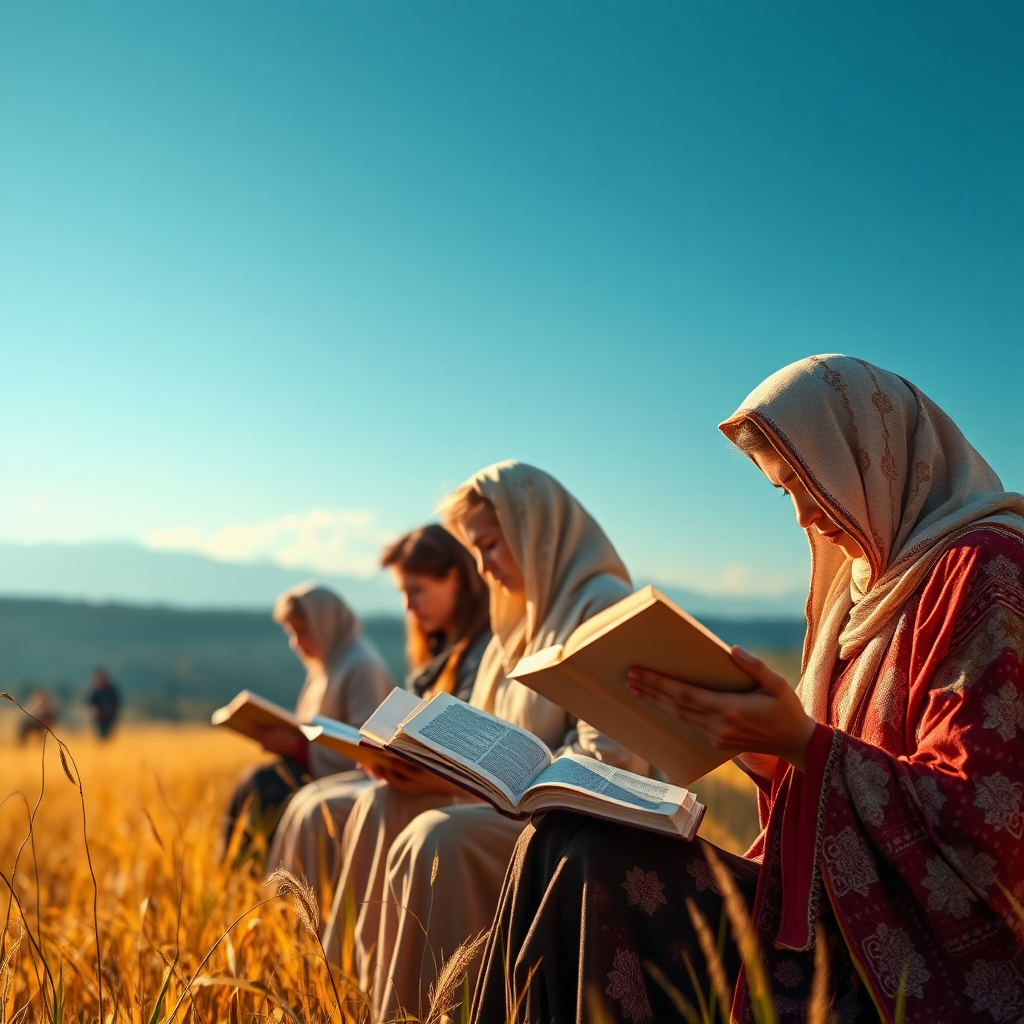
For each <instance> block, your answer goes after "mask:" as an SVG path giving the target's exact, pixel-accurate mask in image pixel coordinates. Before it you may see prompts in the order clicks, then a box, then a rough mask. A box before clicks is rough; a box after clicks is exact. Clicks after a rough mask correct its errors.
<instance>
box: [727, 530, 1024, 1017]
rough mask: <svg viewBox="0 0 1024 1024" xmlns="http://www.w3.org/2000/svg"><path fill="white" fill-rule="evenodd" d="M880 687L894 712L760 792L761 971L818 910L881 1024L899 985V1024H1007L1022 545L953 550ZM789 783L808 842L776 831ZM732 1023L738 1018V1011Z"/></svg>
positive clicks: (1015, 888)
mask: <svg viewBox="0 0 1024 1024" xmlns="http://www.w3.org/2000/svg"><path fill="white" fill-rule="evenodd" d="M848 667H849V666H848ZM880 671H881V673H886V672H887V673H889V674H890V676H889V677H890V679H897V680H899V681H900V684H899V685H900V690H899V701H898V703H897V707H898V708H901V709H902V713H901V714H896V715H894V714H893V713H892V707H891V706H890V707H888V708H886V709H879V708H877V707H876V706H875V705H873V704H871V703H870V702H869V703H868V704H867V706H866V709H865V712H864V713H863V715H862V716H861V720H860V721H858V722H855V723H853V726H852V727H851V729H850V731H848V732H841V731H839V730H838V729H828V728H826V727H824V726H821V727H819V733H824V734H826V735H825V738H824V740H822V738H821V737H820V736H818V737H816V741H818V743H819V747H820V749H822V750H823V751H824V754H823V756H821V757H819V758H818V759H817V764H812V763H810V762H809V764H808V768H807V771H806V772H805V773H796V772H794V771H793V770H792V769H788V770H787V771H786V772H783V771H781V770H780V771H779V772H778V773H777V775H776V779H775V782H774V785H773V790H772V793H769V794H762V797H761V799H762V805H763V806H762V811H763V812H764V813H766V814H767V815H768V821H769V824H768V829H767V832H766V834H765V836H764V849H765V851H766V856H765V881H766V884H765V885H764V886H763V887H762V891H761V892H760V893H759V894H758V904H757V915H758V929H759V932H760V936H761V941H762V943H763V944H764V945H765V947H766V948H767V949H769V950H773V953H772V955H777V953H776V952H774V947H775V946H776V945H777V944H778V943H779V939H780V937H784V939H785V942H783V944H793V945H800V944H801V943H800V942H794V941H793V934H794V929H793V928H791V927H785V928H783V927H781V919H782V918H783V917H784V913H785V909H787V908H788V909H789V910H790V911H792V908H793V907H794V906H796V907H810V908H813V907H814V906H815V905H816V902H821V903H826V904H829V905H830V906H831V909H832V911H833V912H834V914H835V917H836V920H837V922H838V924H839V925H840V927H841V930H842V933H843V935H844V937H845V941H846V943H847V946H848V948H849V950H850V953H851V955H852V957H853V958H854V960H855V961H856V963H857V966H858V967H859V969H860V970H861V972H862V973H863V975H864V976H865V977H866V978H867V980H868V983H869V985H870V990H871V992H872V996H873V998H874V1000H875V1003H876V1005H877V1006H878V1008H879V1010H880V1012H881V1015H882V1016H883V1019H885V1020H893V1019H894V1017H895V1012H896V1003H897V999H898V993H899V990H900V986H901V984H902V986H903V990H904V993H905V1001H906V1005H905V1018H904V1019H905V1020H906V1021H907V1022H908V1024H913V1022H921V1024H939V1022H942V1021H945V1022H949V1024H952V1022H954V1021H965V1020H981V1021H989V1022H990V1024H1002V1022H1004V1021H1013V1022H1017V1021H1018V1020H1019V1019H1020V1018H1021V1015H1022V1013H1024V980H1022V976H1024V949H1022V937H1024V916H1022V911H1021V906H1020V904H1021V902H1024V847H1022V843H1021V838H1022V836H1024V725H1022V724H1021V722H1022V718H1021V716H1022V708H1024V545H1022V544H1021V543H1020V542H1019V541H1018V540H1017V539H1016V538H1014V537H1012V536H1010V535H1009V534H1007V533H1005V532H999V531H994V530H978V531H975V532H973V533H970V534H967V535H966V536H964V537H962V538H961V539H960V540H959V541H958V542H957V543H955V544H954V545H953V546H952V547H951V548H950V549H949V550H948V551H947V552H946V554H945V555H944V556H943V557H942V559H941V560H940V561H939V562H938V563H937V564H936V566H935V568H934V569H933V571H932V573H931V574H930V576H929V578H928V579H927V581H926V582H925V584H924V586H923V587H922V589H921V590H920V591H919V593H918V594H917V596H916V597H915V598H913V599H912V600H911V601H910V602H908V605H907V606H906V608H905V609H904V611H903V613H902V615H901V619H900V624H899V627H898V628H897V630H896V633H895V635H894V639H893V642H892V644H891V646H890V649H889V651H888V652H887V654H886V657H885V659H884V661H883V663H882V666H881V670H880ZM843 683H844V678H843V676H840V677H839V678H838V679H837V681H836V684H835V686H834V689H833V694H832V702H833V705H834V704H835V703H836V702H837V700H838V699H839V698H841V691H842V686H843ZM883 710H884V711H885V713H884V714H883V713H882V711H883ZM811 760H814V759H813V758H812V759H811ZM800 774H803V775H804V778H803V779H802V780H801V785H800V793H799V796H798V799H799V800H800V801H802V802H803V803H805V804H806V805H808V806H806V807H805V808H804V810H805V811H806V812H809V813H808V814H805V815H804V816H803V817H802V818H801V820H807V819H808V817H809V818H810V819H811V820H814V819H816V820H817V822H818V829H817V835H815V834H812V833H811V832H810V831H806V832H803V833H798V832H797V831H795V830H793V829H792V828H787V825H786V822H785V820H784V819H786V818H787V808H786V801H787V797H792V796H793V794H794V793H795V792H796V789H795V782H796V777H797V776H799V775H800ZM788 816H789V819H790V821H793V820H796V815H794V814H793V813H792V809H790V810H789V815H788ZM811 844H814V845H815V846H816V853H814V854H812V856H813V860H814V863H815V864H816V866H817V867H818V872H819V874H818V876H817V877H815V878H813V879H812V880H811V881H812V884H811V888H810V889H807V888H806V882H807V880H806V879H800V878H798V877H797V876H796V873H795V871H794V870H793V868H792V865H793V864H794V863H795V862H796V861H797V860H798V859H799V858H797V857H795V856H787V857H785V858H784V857H782V855H781V851H782V850H783V849H784V848H788V849H790V850H793V851H796V850H799V849H800V848H804V849H808V848H809V846H810V845H811ZM812 925H813V922H812V921H811V920H810V919H809V918H808V921H807V925H806V927H805V928H804V929H802V930H801V934H806V935H807V936H808V938H809V937H810V933H811V929H812ZM736 1009H737V1011H738V1015H739V1016H741V1017H743V1018H747V1019H749V1008H747V1007H746V1005H745V1002H744V1000H743V999H742V998H741V999H738V1000H737V1005H736Z"/></svg>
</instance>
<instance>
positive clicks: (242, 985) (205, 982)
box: [192, 974, 303, 1024]
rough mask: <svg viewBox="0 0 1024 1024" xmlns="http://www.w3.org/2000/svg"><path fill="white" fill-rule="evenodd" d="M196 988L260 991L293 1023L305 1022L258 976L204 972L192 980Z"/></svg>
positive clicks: (300, 1023) (301, 1023)
mask: <svg viewBox="0 0 1024 1024" xmlns="http://www.w3.org/2000/svg"><path fill="white" fill-rule="evenodd" d="M192 986H193V987H194V988H207V987H216V986H224V987H228V988H234V989H242V990H243V991H245V992H258V993H259V994H260V995H263V996H269V997H270V998H271V999H273V1000H274V1002H275V1003H277V1005H278V1006H280V1007H281V1010H282V1011H283V1012H284V1015H285V1016H286V1017H287V1018H288V1019H289V1020H290V1021H292V1022H293V1024H303V1022H302V1018H301V1017H299V1015H298V1014H297V1013H296V1012H295V1010H294V1009H292V1007H291V1006H289V1005H288V1002H287V1001H286V1000H285V998H284V997H283V996H282V995H281V994H280V993H279V992H275V991H274V989H272V988H271V987H270V986H269V985H267V984H265V983H264V982H262V981H260V980H259V979H258V978H233V977H227V976H223V977H222V976H219V975H211V974H204V975H203V976H202V977H201V978H196V980H195V981H194V982H192Z"/></svg>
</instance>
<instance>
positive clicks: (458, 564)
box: [380, 523, 490, 693]
mask: <svg viewBox="0 0 1024 1024" xmlns="http://www.w3.org/2000/svg"><path fill="white" fill-rule="evenodd" d="M380 564H381V568H383V569H398V570H399V571H400V572H408V573H413V574H415V575H417V576H429V577H430V578H431V579H435V580H440V579H444V578H445V577H446V576H447V575H448V574H449V573H450V572H451V571H452V569H455V570H456V571H457V572H458V574H459V594H458V597H457V598H456V601H455V621H454V623H453V626H452V630H451V633H450V635H449V636H448V637H447V638H442V637H440V636H438V635H433V636H428V635H427V634H425V633H424V632H423V630H422V629H421V628H420V626H419V623H417V622H416V619H415V618H414V617H413V616H412V615H410V616H409V617H408V619H407V622H406V654H407V656H408V659H409V666H410V668H412V669H414V670H415V669H418V668H422V667H423V666H424V665H425V664H426V663H427V662H428V661H430V659H431V658H432V657H434V656H435V655H436V654H438V653H439V648H440V645H441V643H442V642H443V639H447V640H448V641H449V644H450V646H451V649H452V653H451V655H450V657H449V658H448V661H447V662H446V664H445V666H444V669H443V670H442V671H441V674H440V676H439V677H438V680H437V683H436V685H435V689H441V690H444V691H445V692H447V693H454V692H455V688H456V683H457V682H458V677H459V669H461V667H462V661H463V658H464V657H465V654H466V651H467V650H469V648H470V646H471V645H472V643H473V641H474V640H476V638H477V637H478V636H479V635H480V634H481V633H482V632H483V631H484V630H485V629H486V628H487V626H488V624H489V622H490V592H489V591H488V589H487V585H486V584H485V583H484V581H483V579H481V577H480V573H479V572H478V571H477V568H476V562H475V561H474V560H473V556H472V555H471V554H470V553H469V552H468V551H467V550H466V549H465V548H464V547H463V546H462V545H461V544H460V543H459V542H458V541H457V540H456V539H455V538H454V537H453V536H452V535H451V534H450V533H449V532H448V531H447V530H446V529H445V528H444V527H443V526H438V525H436V524H435V523H431V524H430V525H428V526H421V527H420V528H419V529H418V530H413V531H412V533H407V534H406V535H405V536H404V537H401V538H400V539H398V540H396V541H395V542H394V544H391V545H389V546H388V547H387V548H385V549H384V554H383V555H382V556H381V560H380Z"/></svg>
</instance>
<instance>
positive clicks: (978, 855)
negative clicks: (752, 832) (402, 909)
mask: <svg viewBox="0 0 1024 1024" xmlns="http://www.w3.org/2000/svg"><path fill="white" fill-rule="evenodd" d="M721 429H722V430H723V432H724V433H725V434H726V436H727V437H729V438H730V439H731V440H732V441H733V443H734V444H736V445H737V446H738V447H739V448H740V449H742V450H743V451H745V452H746V453H747V454H748V455H749V456H750V457H751V459H752V460H753V461H754V462H755V463H756V465H757V466H758V468H759V469H760V470H761V472H762V473H764V475H765V476H766V477H767V478H768V480H769V481H770V482H771V483H772V484H774V485H775V486H776V487H778V488H781V489H782V490H783V491H785V492H786V493H787V494H788V495H789V496H790V498H791V499H792V502H793V505H794V507H795V510H796V516H797V521H798V523H799V525H800V526H801V527H802V528H803V529H804V530H805V531H806V533H807V538H808V541H809V542H810V547H811V554H812V571H811V587H810V593H809V595H808V602H807V619H808V631H807V639H806V642H805V649H804V664H803V673H802V679H801V683H800V687H799V688H798V690H797V692H796V693H793V692H792V690H790V688H789V687H788V686H787V685H786V683H785V681H784V680H783V679H782V677H781V676H778V675H777V674H776V673H774V672H772V671H771V670H770V669H768V668H767V667H766V666H765V665H764V664H763V663H761V662H760V661H758V660H757V659H756V658H753V657H751V656H750V655H749V654H747V653H746V652H744V651H743V650H741V649H740V648H733V657H734V658H735V660H736V661H737V663H738V664H739V665H740V666H741V667H743V668H744V669H746V670H747V672H748V673H749V674H750V675H751V676H752V677H753V678H754V679H755V680H756V681H757V682H758V684H759V689H758V690H757V691H754V692H752V693H749V694H740V695H735V694H734V695H724V694H715V693H712V692H710V691H706V690H701V689H699V688H697V687H693V686H690V685H687V683H686V682H685V681H684V680H674V679H669V678H666V677H663V676H659V675H656V674H655V673H653V672H650V671H647V670H645V669H644V668H643V667H642V666H638V667H637V668H636V669H634V670H633V671H632V672H631V680H632V689H633V692H634V694H635V695H636V697H637V699H638V700H649V701H653V702H654V703H655V704H657V705H658V706H659V707H660V708H661V709H662V710H663V711H664V712H665V714H670V715H676V716H678V717H680V718H682V719H683V720H685V721H687V722H689V723H691V724H692V725H694V726H696V727H697V728H700V729H701V730H703V731H704V732H705V733H706V734H707V735H708V736H709V737H710V738H711V739H712V740H713V741H714V742H715V743H716V744H717V745H718V746H719V747H720V748H721V749H723V750H727V751H733V752H735V753H736V754H737V755H739V758H740V760H741V762H742V763H743V764H744V765H745V766H746V768H747V770H748V771H749V772H750V773H751V774H752V775H753V776H754V778H755V781H757V783H758V786H759V789H760V796H759V801H760V812H761V821H762V825H763V826H764V829H763V832H762V834H761V836H760V837H759V839H758V841H757V842H756V843H755V845H754V847H753V848H752V849H751V850H750V851H748V853H747V854H746V856H745V857H742V858H740V857H730V856H729V855H727V854H724V853H722V852H720V851H719V852H718V860H719V861H720V862H722V863H723V864H724V865H725V867H726V869H727V870H728V871H729V872H730V874H731V876H732V879H733V881H734V884H735V885H736V886H737V887H738V889H739V890H740V891H741V892H742V893H744V894H745V895H746V898H747V901H748V905H749V906H751V907H752V914H753V922H754V928H755V929H756V935H757V938H758V940H759V944H760V949H761V956H762V958H763V962H764V967H765V973H766V977H767V978H768V980H769V982H770V984H771V987H772V990H773V995H772V999H773V1002H774V1007H775V1011H776V1013H777V1015H778V1018H779V1020H780V1021H782V1022H790V1021H792V1022H796V1021H802V1020H804V1019H805V1016H806V1012H807V1010H806V1007H807V999H808V997H809V993H810V986H811V979H812V975H813V973H814V947H815V945H816V943H824V944H825V945H824V948H823V950H822V952H823V953H824V960H825V962H826V963H827V965H828V972H829V979H828V980H829V983H830V990H831V998H832V1000H833V1012H834V1013H835V1014H836V1017H837V1018H838V1019H839V1020H841V1021H846V1020H850V1021H877V1020H882V1021H886V1022H891V1021H894V1020H895V1019H897V1017H898V1009H897V1008H898V1006H899V1005H900V1004H902V1005H903V1009H902V1011H899V1012H902V1014H903V1019H904V1020H906V1021H907V1022H921V1024H924V1022H928V1024H937V1022H939V1021H946V1022H954V1021H966V1020H972V1021H974V1020H977V1021H983V1020H984V1021H991V1022H1003V1021H1018V1020H1019V1019H1020V1018H1021V1016H1022V1015H1024V956H1022V950H1021V941H1020V935H1021V933H1022V930H1024V911H1022V909H1021V906H1020V902H1021V897H1022V896H1024V845H1022V843H1021V837H1022V835H1024V518H1022V517H1024V498H1022V497H1021V496H1020V495H1018V494H1012V493H1007V492H1006V491H1004V490H1003V488H1002V485H1001V484H1000V482H999V479H998V478H997V477H996V475H995V473H993V472H992V470H991V469H990V468H989V466H988V465H987V464H986V463H985V461H984V460H983V459H982V458H981V456H980V455H979V454H978V453H977V452H976V451H975V450H974V449H973V448H972V447H971V446H970V445H969V444H968V442H967V441H966V439H965V438H964V437H963V435H962V434H961V432H960V431H959V430H958V429H957V427H956V425H955V424H954V423H953V422H952V421H951V420H950V419H949V417H948V416H946V415H945V414H944V413H943V412H942V410H941V409H939V408H938V407H937V406H936V405H935V404H934V403H933V402H931V401H930V400H929V399H928V398H927V397H926V396H925V395H923V394H922V393H921V392H920V391H919V390H918V389H917V388H915V387H914V386H913V385H912V384H910V383H908V382H907V381H905V380H903V379H902V378H900V377H898V376H896V375H895V374H892V373H888V372H886V371H885V370H881V369H879V368H878V367H875V366H872V365H870V364H868V363H865V362H862V361H860V360H857V359H852V358H848V357H845V356H816V357H811V358H809V359H805V360H802V361H801V362H798V363H795V364H793V365H791V366H788V367H786V368H785V369H783V370H781V371H779V372H778V373H776V374H774V375H773V376H772V377H770V378H769V379H768V380H767V381H765V382H764V383H763V384H762V385H761V386H760V387H758V388H757V389H756V390H755V391H754V392H753V393H752V394H751V395H750V396H749V397H748V398H747V400H746V401H745V402H744V403H743V405H742V406H741V408H740V409H739V411H738V412H737V413H736V414H734V415H733V416H732V417H731V418H730V419H728V420H727V421H726V422H725V423H723V424H722V427H721ZM719 888H720V886H719V885H718V884H717V883H716V878H715V875H714V873H713V872H712V871H711V870H709V865H708V863H707V860H706V858H705V857H704V855H703V853H702V849H701V847H700V846H699V845H698V844H693V845H683V844H681V843H679V842H678V841H674V840H670V839H664V838H662V837H658V836H654V835H644V834H640V833H627V832H625V831H624V830H622V829H617V828H615V827H614V826H610V825H605V824H601V823H597V822H593V821H588V820H586V819H584V818H580V817H577V816H574V815H569V814H551V815H548V816H546V817H545V818H543V819H540V820H539V821H538V823H537V825H536V827H535V828H531V829H528V830H527V831H526V832H525V833H524V835H523V836H522V838H521V840H520V842H519V845H518V846H517V849H516V854H515V857H514V859H513V863H512V867H511V868H510V872H509V875H508V877H507V879H506V883H505V888H504V890H503V894H502V898H501V904H500V907H499V911H498V915H497V919H496V922H495V926H494V929H493V932H492V934H491V938H490V943H489V946H488V950H487V953H486V963H485V967H484V971H483V973H482V975H481V979H480V984H479V987H478V989H477V993H476V1000H475V1006H474V1019H475V1020H477V1021H479V1022H484V1021H491V1020H495V1019H501V1017H502V1015H503V1014H504V1013H505V998H506V997H505V993H506V991H515V992H522V991H524V990H526V989H527V988H528V989H529V991H528V995H527V996H526V999H525V1004H524V1005H525V1009H526V1012H525V1013H524V1014H523V1016H524V1017H525V1019H527V1020H530V1021H548V1020H558V1021H571V1020H579V1019H582V1017H581V1014H583V1013H585V1009H584V1008H583V1007H582V1004H581V999H582V994H583V993H586V992H588V991H589V992H591V993H594V994H596V996H597V997H598V998H600V999H601V1000H603V1001H605V1002H606V1005H607V1006H608V1007H609V1008H610V1012H611V1013H612V1016H613V1018H614V1019H615V1020H618V1021H630V1022H632V1024H641V1022H645V1021H653V1020H670V1019H674V1018H677V1014H676V1011H675V1010H674V1009H673V1005H672V1002H671V1001H670V999H669V997H668V996H667V995H666V994H665V990H664V984H663V983H664V982H665V980H666V979H667V980H668V983H669V985H670V986H671V987H672V988H674V989H675V990H677V992H678V993H681V994H682V995H683V997H684V998H686V999H688V1000H689V1001H690V1002H691V1003H693V1004H695V1005H696V1004H697V1003H698V1002H699V996H698V994H697V991H696V989H695V987H694V985H693V983H692V981H691V975H690V973H689V971H688V970H687V969H686V967H687V964H689V965H691V966H693V967H694V968H695V974H694V978H695V980H696V981H697V982H698V985H697V988H699V989H703V992H704V993H705V994H706V993H707V992H708V991H709V986H710V984H711V982H710V980H709V978H710V972H709V971H707V969H706V966H707V965H706V964H705V961H704V959H703V957H702V955H701V953H700V952H699V950H700V948H701V947H700V944H699V941H698V938H699V937H698V936H697V935H695V930H694V926H693V925H692V923H691V922H692V920H693V918H694V917H695V916H696V915H694V914H692V913H691V912H690V911H689V910H688V907H692V908H696V909H697V910H699V911H700V912H701V915H702V916H703V917H704V919H705V920H706V921H707V922H709V923H710V925H711V927H712V929H714V928H715V927H716V926H717V924H718V921H719V919H720V914H721V907H722V901H721V896H720V895H719V892H718V889H719ZM506 951H507V953H506ZM506 956H507V960H506ZM724 961H725V965H726V968H727V970H728V972H729V978H730V981H734V980H735V979H736V978H737V974H738V973H739V972H738V964H739V957H738V955H737V952H736V949H735V947H734V946H733V945H732V944H731V943H727V944H726V949H725V954H724ZM538 964H539V966H538V967H537V968H536V973H535V974H534V975H533V977H532V982H531V983H530V984H529V985H527V979H528V978H529V976H530V972H531V970H532V969H533V968H534V966H535V965H538ZM702 967H703V968H705V971H704V973H703V975H702V974H701V969H702ZM506 969H507V971H508V972H510V973H511V975H512V976H511V977H508V975H507V973H506ZM659 972H660V975H659ZM656 976H659V977H660V978H661V983H658V982H655V980H654V979H655V977H656ZM506 986H507V987H506ZM730 998H731V999H732V1000H733V1004H732V1013H733V1015H734V1016H735V1018H737V1019H739V1020H743V1021H749V1020H752V1019H753V1012H752V1007H751V1000H750V995H749V989H748V986H747V985H746V984H745V982H744V979H743V977H742V976H740V978H739V982H738V984H736V986H735V992H734V993H732V994H731V995H730Z"/></svg>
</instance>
